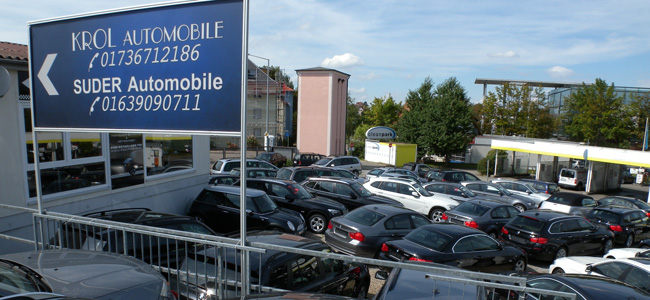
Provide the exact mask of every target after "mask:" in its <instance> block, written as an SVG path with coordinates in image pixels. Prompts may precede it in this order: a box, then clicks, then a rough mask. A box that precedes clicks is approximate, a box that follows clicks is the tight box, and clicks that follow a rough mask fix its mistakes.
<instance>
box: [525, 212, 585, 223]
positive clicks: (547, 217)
mask: <svg viewBox="0 0 650 300" xmlns="http://www.w3.org/2000/svg"><path fill="white" fill-rule="evenodd" d="M519 216H522V217H528V218H533V219H536V220H539V221H555V220H560V219H575V218H580V219H582V217H581V216H578V215H573V214H567V213H563V212H559V211H554V210H548V209H539V210H538V209H535V210H527V211H524V212H521V213H519Z"/></svg>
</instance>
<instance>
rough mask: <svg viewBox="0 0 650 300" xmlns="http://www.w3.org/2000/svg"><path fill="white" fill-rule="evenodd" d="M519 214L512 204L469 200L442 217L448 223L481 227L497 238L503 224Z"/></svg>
mask: <svg viewBox="0 0 650 300" xmlns="http://www.w3.org/2000/svg"><path fill="white" fill-rule="evenodd" d="M518 214H519V210H518V209H516V208H515V207H514V206H512V205H508V204H504V203H501V202H496V201H487V200H469V201H466V202H463V203H461V204H460V205H458V206H456V207H454V208H452V209H451V210H448V211H446V212H445V213H444V214H443V215H442V219H443V220H445V221H446V222H447V223H453V224H458V225H464V226H467V227H472V228H476V229H479V230H481V231H483V232H485V233H487V234H488V235H489V236H490V237H491V238H493V239H496V238H498V236H499V233H500V232H501V228H502V227H503V225H505V224H506V223H508V221H510V219H512V218H514V217H515V216H516V215H518Z"/></svg>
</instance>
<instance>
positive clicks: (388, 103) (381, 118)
mask: <svg viewBox="0 0 650 300" xmlns="http://www.w3.org/2000/svg"><path fill="white" fill-rule="evenodd" d="M401 113H402V106H401V105H400V104H399V103H397V102H395V100H393V97H392V96H390V95H388V97H385V98H375V99H374V100H373V101H372V104H371V105H370V108H369V109H368V110H367V111H366V112H365V118H366V119H367V121H368V123H369V124H370V125H373V126H388V127H392V126H394V125H395V124H396V123H397V120H398V119H399V116H400V115H401Z"/></svg>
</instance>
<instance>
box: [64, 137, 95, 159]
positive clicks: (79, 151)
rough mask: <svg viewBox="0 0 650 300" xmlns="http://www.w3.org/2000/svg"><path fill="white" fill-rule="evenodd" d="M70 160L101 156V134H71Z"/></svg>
mask: <svg viewBox="0 0 650 300" xmlns="http://www.w3.org/2000/svg"><path fill="white" fill-rule="evenodd" d="M70 151H71V157H72V159H78V158H87V157H97V156H102V139H101V134H100V133H96V132H71V133H70Z"/></svg>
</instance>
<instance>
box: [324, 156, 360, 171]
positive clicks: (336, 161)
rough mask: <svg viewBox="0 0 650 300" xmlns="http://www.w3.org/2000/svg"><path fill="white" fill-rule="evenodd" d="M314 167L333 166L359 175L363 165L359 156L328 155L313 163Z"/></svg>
mask: <svg viewBox="0 0 650 300" xmlns="http://www.w3.org/2000/svg"><path fill="white" fill-rule="evenodd" d="M313 166H316V167H333V168H337V169H343V170H348V171H350V172H352V173H354V174H357V175H360V174H361V170H363V166H362V165H361V161H360V160H359V158H357V157H354V156H328V157H323V158H321V159H319V160H318V161H317V162H315V163H314V164H313Z"/></svg>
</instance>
